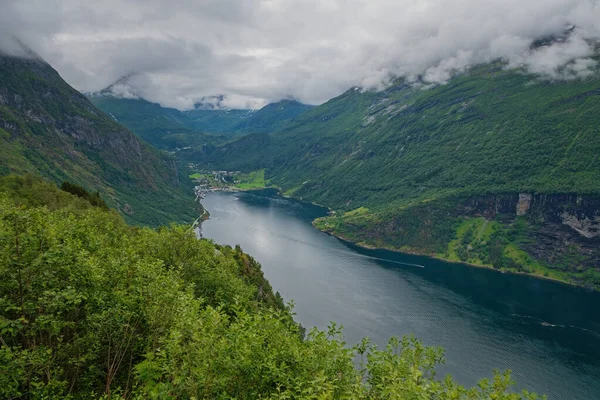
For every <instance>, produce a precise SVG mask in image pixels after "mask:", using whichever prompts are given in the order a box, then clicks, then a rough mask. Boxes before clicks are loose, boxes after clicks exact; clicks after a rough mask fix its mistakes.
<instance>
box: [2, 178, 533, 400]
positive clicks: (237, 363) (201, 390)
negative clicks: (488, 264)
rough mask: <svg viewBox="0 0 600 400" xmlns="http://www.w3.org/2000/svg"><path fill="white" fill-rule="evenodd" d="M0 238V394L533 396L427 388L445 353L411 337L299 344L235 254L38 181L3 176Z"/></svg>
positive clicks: (448, 384)
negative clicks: (137, 222) (129, 220)
mask: <svg viewBox="0 0 600 400" xmlns="http://www.w3.org/2000/svg"><path fill="white" fill-rule="evenodd" d="M40 194H41V195H40ZM0 232H1V233H2V234H1V235H0V306H1V307H0V341H1V343H2V346H0V398H3V399H108V398H111V399H115V398H119V399H121V398H122V399H124V398H136V399H171V398H177V399H192V398H195V399H232V398H237V399H258V398H265V399H267V398H269V399H314V398H322V399H338V398H348V399H388V398H402V399H404V398H414V399H416V398H420V399H429V398H436V399H447V400H450V399H456V400H467V399H469V400H477V399H492V398H493V399H496V398H497V399H506V400H520V399H523V400H524V399H528V400H534V399H538V398H539V397H537V396H536V395H533V394H528V393H526V392H522V393H520V394H516V393H511V380H510V376H509V373H505V374H502V375H496V377H495V378H494V380H493V381H491V382H490V381H489V380H484V381H482V382H481V383H479V384H478V386H477V387H476V388H473V389H470V390H467V389H465V388H463V387H461V386H459V385H458V384H456V383H455V382H454V381H453V380H452V378H451V377H445V378H444V379H438V378H437V377H436V376H435V366H436V365H437V364H439V363H440V362H443V354H442V350H441V349H439V348H425V347H424V346H423V345H422V344H421V343H420V342H419V341H417V340H416V339H414V338H405V339H403V340H398V339H392V340H390V343H389V346H388V347H387V348H385V349H381V350H379V349H377V348H376V347H375V346H374V345H372V344H371V343H370V342H369V341H368V340H364V341H362V342H361V343H360V344H359V345H357V346H355V347H352V348H350V347H348V346H347V345H346V343H345V342H344V341H343V337H342V334H341V330H340V328H338V327H337V326H336V325H335V324H332V325H331V327H330V328H329V329H328V331H326V332H325V331H319V330H317V329H314V330H312V331H311V332H310V333H309V334H308V336H307V337H306V338H304V334H303V332H302V329H301V327H299V326H298V325H297V324H296V323H295V322H294V321H293V319H292V317H293V314H292V312H291V310H289V309H287V308H285V307H284V306H283V303H282V300H281V297H280V296H278V295H277V294H274V293H273V291H272V289H271V286H270V285H269V283H268V282H267V281H266V280H265V278H264V276H263V273H262V271H261V267H260V265H259V264H258V263H257V262H256V261H254V260H253V259H252V258H251V257H250V256H248V255H247V254H244V253H243V252H242V251H241V250H240V249H239V247H236V248H231V247H229V246H219V245H216V244H214V243H213V242H212V241H209V240H198V239H197V238H196V237H195V236H194V234H193V232H192V231H190V229H189V228H188V227H187V226H172V227H169V228H161V229H159V230H152V229H149V228H136V229H133V228H132V227H130V226H128V225H126V224H125V223H124V221H123V220H122V219H121V218H120V216H119V215H118V214H117V213H115V212H113V211H107V210H104V209H102V208H98V207H93V206H92V204H90V203H89V202H87V201H85V200H84V199H82V198H79V197H76V196H74V195H71V194H69V193H66V192H63V191H60V190H58V188H57V187H56V186H55V185H54V184H51V183H48V182H44V181H42V180H40V179H38V178H32V177H31V176H29V177H15V176H10V177H2V178H0ZM359 359H360V360H362V361H361V365H360V369H359V368H357V366H356V360H359Z"/></svg>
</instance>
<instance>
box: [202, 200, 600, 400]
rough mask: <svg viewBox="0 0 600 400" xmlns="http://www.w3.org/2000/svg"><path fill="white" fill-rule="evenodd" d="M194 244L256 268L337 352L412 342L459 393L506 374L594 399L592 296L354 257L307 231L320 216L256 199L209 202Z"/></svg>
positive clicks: (598, 336) (410, 259)
mask: <svg viewBox="0 0 600 400" xmlns="http://www.w3.org/2000/svg"><path fill="white" fill-rule="evenodd" d="M203 204H204V206H205V207H206V209H207V210H208V211H209V212H210V213H211V219H210V220H208V221H206V222H205V223H204V224H203V228H202V230H203V234H204V236H205V237H208V238H211V239H214V240H215V241H216V242H218V243H222V244H230V245H235V244H240V245H241V246H242V248H243V249H244V251H246V252H247V253H249V254H250V255H252V256H253V257H254V258H255V259H256V260H258V261H259V262H260V263H261V264H262V266H263V270H264V272H265V275H266V277H267V278H268V279H269V281H270V282H271V284H272V286H273V288H274V289H275V290H277V291H279V292H280V293H281V294H282V295H283V296H284V298H285V299H287V300H290V299H293V300H294V302H295V311H296V312H297V317H296V319H297V320H298V321H299V322H300V323H302V324H303V325H304V326H305V327H307V328H308V327H312V326H317V327H319V328H325V327H326V326H327V325H328V323H329V321H332V320H334V321H336V322H338V323H341V324H343V325H344V332H345V336H346V339H347V342H348V343H349V344H354V343H356V342H358V341H359V339H360V338H361V337H363V336H369V337H371V338H372V339H373V340H374V341H375V342H376V343H378V344H382V345H383V344H385V343H386V341H387V338H389V337H390V336H402V335H406V334H414V335H415V336H417V337H418V338H420V339H421V340H423V341H424V343H425V344H427V345H433V346H442V347H444V348H445V350H446V364H445V365H443V366H442V367H440V368H439V373H440V374H447V373H450V374H452V375H453V376H454V377H455V378H456V379H457V380H458V381H459V382H460V383H462V384H464V385H474V384H475V383H476V381H477V380H479V379H480V378H483V377H486V376H487V377H489V376H491V373H492V370H493V369H494V368H497V369H500V370H504V369H511V370H512V371H513V378H514V379H515V380H516V381H517V384H518V388H527V389H529V390H532V391H536V392H538V393H545V394H547V395H548V397H549V399H581V400H584V399H585V400H590V399H600V294H599V293H596V292H591V291H588V290H584V289H580V288H575V287H571V286H567V285H562V284H559V283H555V282H550V281H544V280H539V279H534V278H530V277H526V276H516V275H509V274H500V273H497V272H495V271H491V270H486V269H478V268H472V267H468V266H464V265H460V264H449V263H445V262H442V261H437V260H432V259H429V258H425V257H418V256H410V255H403V254H398V253H393V252H388V251H381V250H374V251H371V250H364V249H360V248H357V247H355V246H352V245H350V244H346V243H344V242H342V241H340V240H338V239H336V238H333V237H331V236H328V235H326V234H324V233H322V232H319V231H318V230H316V229H314V228H313V227H312V225H311V221H312V220H313V219H314V218H316V217H319V216H322V215H324V210H323V209H322V208H320V207H316V206H312V205H307V204H303V203H299V202H296V201H293V200H288V199H283V198H280V197H277V196H275V195H273V194H269V193H268V192H263V193H210V194H208V195H207V198H206V199H205V200H204V201H203Z"/></svg>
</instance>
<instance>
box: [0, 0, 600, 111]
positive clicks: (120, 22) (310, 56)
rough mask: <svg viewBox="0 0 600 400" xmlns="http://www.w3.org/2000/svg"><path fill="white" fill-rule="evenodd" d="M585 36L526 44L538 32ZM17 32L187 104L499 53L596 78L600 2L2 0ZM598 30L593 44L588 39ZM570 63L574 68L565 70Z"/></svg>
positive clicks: (129, 88) (232, 103) (76, 64)
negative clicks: (594, 56) (541, 44)
mask: <svg viewBox="0 0 600 400" xmlns="http://www.w3.org/2000/svg"><path fill="white" fill-rule="evenodd" d="M572 25H574V26H575V27H576V28H575V31H574V32H573V33H572V34H571V35H570V37H569V39H568V40H566V41H565V42H563V43H556V44H554V45H552V46H549V47H542V48H540V49H537V50H535V51H532V50H530V44H531V42H532V41H533V40H534V39H536V38H540V37H544V36H547V35H551V34H556V33H560V32H563V31H564V30H565V29H566V28H567V27H569V26H572ZM13 36H15V37H18V38H19V39H20V40H21V41H23V42H24V43H26V44H27V45H28V46H30V47H31V48H32V49H33V50H34V51H36V52H37V53H38V54H40V55H41V56H42V57H44V58H45V59H46V60H47V61H48V62H50V63H51V64H52V65H53V66H54V67H55V68H56V69H57V70H58V71H59V72H60V73H61V75H62V76H63V77H64V78H65V79H66V80H67V82H69V83H70V84H71V85H73V86H75V87H76V88H77V89H79V90H81V91H97V90H100V89H102V88H104V87H106V86H108V85H110V84H112V83H114V82H115V81H117V80H118V79H119V78H121V77H123V76H126V75H131V77H130V79H128V81H127V84H126V85H120V86H119V87H118V88H117V89H118V90H119V91H120V92H121V93H122V94H124V95H139V96H141V97H144V98H146V99H148V100H151V101H155V102H159V103H161V104H162V105H164V106H171V107H177V108H180V109H185V108H191V107H192V106H193V105H194V103H196V102H198V101H200V100H201V99H202V98H205V97H209V96H214V95H224V96H225V101H224V102H223V104H224V106H226V107H230V108H256V107H260V106H261V105H264V104H265V103H266V102H271V101H277V100H279V99H282V98H287V97H294V98H297V99H299V100H300V101H303V102H305V103H310V104H319V103H322V102H324V101H326V100H328V99H329V98H331V97H334V96H336V95H338V94H340V93H341V92H343V91H345V90H346V89H348V88H349V87H351V86H362V87H365V88H380V87H382V86H384V85H385V84H386V82H389V79H390V78H391V77H394V76H407V77H414V76H417V75H421V76H423V77H424V78H425V79H426V80H427V81H431V82H444V81H446V80H447V79H448V78H449V76H450V74H451V73H452V71H456V70H460V69H462V68H464V67H465V66H468V65H470V64H474V63H479V62H485V61H489V60H493V59H497V58H503V59H505V60H506V61H507V62H509V63H510V64H511V65H514V66H520V65H525V66H526V67H527V68H529V70H531V71H533V72H536V73H540V74H543V75H546V76H550V77H554V78H556V77H562V78H565V77H571V76H581V75H585V74H588V73H589V71H591V70H592V69H593V68H594V67H595V63H594V62H593V61H592V60H591V59H590V56H591V55H592V50H593V43H595V42H596V40H597V39H596V38H599V37H600V0H102V1H97V0H0V49H3V50H4V51H5V52H13V53H14V52H16V51H17V50H16V49H15V48H14V46H13V45H11V39H10V38H11V37H13ZM590 39H592V40H590ZM565 65H566V67H565Z"/></svg>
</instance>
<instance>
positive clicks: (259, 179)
mask: <svg viewBox="0 0 600 400" xmlns="http://www.w3.org/2000/svg"><path fill="white" fill-rule="evenodd" d="M235 180H236V181H239V183H236V184H235V187H237V188H238V189H244V190H251V189H264V188H265V187H266V183H265V170H264V169H261V170H258V171H252V172H248V173H246V174H239V175H235Z"/></svg>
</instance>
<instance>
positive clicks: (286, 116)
mask: <svg viewBox="0 0 600 400" xmlns="http://www.w3.org/2000/svg"><path fill="white" fill-rule="evenodd" d="M311 108H313V106H310V105H308V104H302V103H300V102H298V101H296V100H281V101H279V102H277V103H271V104H267V105H266V106H264V107H263V108H261V109H260V110H258V111H256V112H255V113H254V114H253V115H252V116H251V117H250V118H247V119H245V120H244V121H242V122H241V123H239V124H238V125H236V126H235V128H234V129H235V132H246V133H271V132H276V131H278V130H280V129H281V128H282V127H284V126H285V125H286V124H288V123H289V122H291V121H293V120H294V119H295V118H296V117H298V116H299V115H301V114H303V113H304V112H306V111H308V110H310V109H311Z"/></svg>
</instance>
